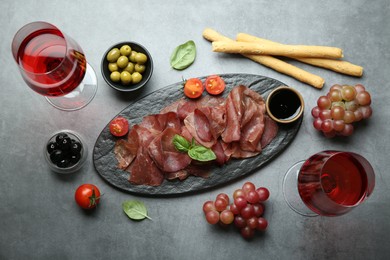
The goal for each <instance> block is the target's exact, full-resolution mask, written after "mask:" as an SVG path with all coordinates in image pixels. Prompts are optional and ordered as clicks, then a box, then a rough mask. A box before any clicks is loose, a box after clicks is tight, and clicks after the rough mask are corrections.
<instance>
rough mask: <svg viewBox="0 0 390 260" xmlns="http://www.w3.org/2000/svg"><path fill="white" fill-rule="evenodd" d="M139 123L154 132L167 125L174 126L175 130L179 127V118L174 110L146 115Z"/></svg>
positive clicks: (159, 131) (158, 131)
mask: <svg viewBox="0 0 390 260" xmlns="http://www.w3.org/2000/svg"><path fill="white" fill-rule="evenodd" d="M139 125H140V126H142V127H144V128H146V129H148V130H149V131H150V132H153V133H155V134H159V133H161V132H162V131H164V130H165V129H166V128H167V127H170V128H174V129H176V130H177V131H180V129H181V123H180V119H179V118H178V116H177V113H175V112H168V113H165V114H155V115H149V116H146V117H144V118H143V120H142V122H141V123H140V124H139Z"/></svg>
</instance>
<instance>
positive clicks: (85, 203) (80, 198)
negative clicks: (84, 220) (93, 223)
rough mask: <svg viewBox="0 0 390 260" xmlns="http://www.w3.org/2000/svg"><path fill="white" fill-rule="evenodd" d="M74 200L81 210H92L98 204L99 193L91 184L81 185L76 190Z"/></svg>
mask: <svg viewBox="0 0 390 260" xmlns="http://www.w3.org/2000/svg"><path fill="white" fill-rule="evenodd" d="M74 199H75V200H76V202H77V204H78V205H79V206H80V207H82V208H83V209H93V208H95V207H96V205H97V204H99V201H100V191H99V189H98V187H96V186H95V185H93V184H83V185H81V186H80V187H78V188H77V190H76V193H75V194H74Z"/></svg>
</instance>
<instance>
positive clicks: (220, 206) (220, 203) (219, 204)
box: [214, 199, 229, 212]
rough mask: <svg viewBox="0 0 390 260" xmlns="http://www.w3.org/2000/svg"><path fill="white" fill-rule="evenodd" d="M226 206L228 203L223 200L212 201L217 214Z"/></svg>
mask: <svg viewBox="0 0 390 260" xmlns="http://www.w3.org/2000/svg"><path fill="white" fill-rule="evenodd" d="M228 205H229V203H228V202H227V201H226V200H225V199H216V200H215V201H214V206H215V209H216V210H217V211H219V212H221V211H223V210H225V209H226V207H227V206H228Z"/></svg>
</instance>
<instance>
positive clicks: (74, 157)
mask: <svg viewBox="0 0 390 260" xmlns="http://www.w3.org/2000/svg"><path fill="white" fill-rule="evenodd" d="M80 158H81V154H80V153H73V154H71V155H70V158H69V161H70V163H71V164H76V163H78V162H79V161H80Z"/></svg>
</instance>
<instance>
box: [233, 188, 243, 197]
mask: <svg viewBox="0 0 390 260" xmlns="http://www.w3.org/2000/svg"><path fill="white" fill-rule="evenodd" d="M240 196H242V197H244V196H245V193H244V191H243V190H242V189H237V190H235V191H234V192H233V199H235V198H237V197H240Z"/></svg>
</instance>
